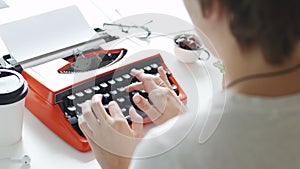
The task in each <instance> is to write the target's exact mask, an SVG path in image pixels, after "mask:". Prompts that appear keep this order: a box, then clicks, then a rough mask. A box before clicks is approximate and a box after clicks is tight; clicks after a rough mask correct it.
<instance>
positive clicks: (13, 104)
mask: <svg viewBox="0 0 300 169" xmlns="http://www.w3.org/2000/svg"><path fill="white" fill-rule="evenodd" d="M27 92H28V86H27V82H26V81H25V80H24V78H23V77H22V75H21V74H19V73H18V72H16V71H12V70H7V69H0V147H5V146H10V145H13V144H15V143H17V142H19V141H20V140H21V138H22V129H23V116H24V109H25V96H26V95H27Z"/></svg>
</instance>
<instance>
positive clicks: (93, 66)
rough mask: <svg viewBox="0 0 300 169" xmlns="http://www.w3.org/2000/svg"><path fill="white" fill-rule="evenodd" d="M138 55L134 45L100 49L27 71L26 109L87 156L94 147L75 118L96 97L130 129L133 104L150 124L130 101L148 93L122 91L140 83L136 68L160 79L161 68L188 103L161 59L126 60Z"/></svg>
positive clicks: (143, 114)
mask: <svg viewBox="0 0 300 169" xmlns="http://www.w3.org/2000/svg"><path fill="white" fill-rule="evenodd" d="M107 44H109V43H106V44H105V45H107ZM105 45H104V46H105ZM108 46H109V45H108ZM106 48H107V49H108V48H109V47H106ZM134 52H135V49H133V48H131V47H130V45H129V46H126V45H125V46H124V48H117V47H116V48H114V49H110V50H105V48H103V45H101V47H100V46H98V47H96V48H91V49H88V50H83V51H82V52H81V51H75V52H73V53H72V54H71V55H68V56H65V57H63V58H59V59H55V60H52V61H48V62H46V63H43V64H40V65H37V66H34V67H31V68H26V69H24V70H23V71H22V75H23V76H24V77H25V79H26V80H27V82H28V84H29V93H28V95H27V98H26V107H27V108H28V109H29V110H30V111H31V112H32V113H33V114H34V115H35V116H36V117H37V118H38V119H39V120H41V121H42V122H43V123H44V124H45V125H46V126H47V127H48V128H50V129H51V130H52V131H53V132H54V133H56V134H57V135H58V136H59V137H61V138H62V139H63V140H64V141H66V142H67V143H68V144H70V145H71V146H73V147H74V148H76V149H77V150H79V151H82V152H86V151H89V150H90V146H89V144H88V142H87V139H86V138H85V136H84V135H83V133H82V132H81V130H80V128H79V126H78V121H77V118H78V115H79V114H80V113H81V107H80V105H81V103H83V102H84V101H85V100H88V99H90V98H91V97H92V96H93V95H94V94H98V93H101V94H102V95H103V100H102V103H103V105H104V107H107V104H108V103H109V102H110V101H112V100H115V101H116V102H117V103H118V104H119V106H120V108H121V110H122V112H123V114H124V116H125V117H126V119H127V121H128V123H129V124H130V123H131V120H130V117H129V115H128V110H129V107H130V106H132V105H133V106H134V107H135V108H136V110H137V112H138V113H139V114H140V115H142V117H143V118H144V123H149V122H150V120H149V118H148V117H147V115H146V114H145V113H144V112H142V111H141V110H139V109H138V107H137V106H135V105H134V104H133V102H132V96H133V95H134V94H135V93H139V94H140V95H142V96H144V97H145V98H147V97H148V94H147V93H146V92H145V91H133V92H130V93H127V92H126V91H124V87H125V86H127V85H129V84H131V83H134V82H136V81H138V80H137V79H136V78H135V77H133V76H132V75H131V74H130V70H131V69H132V68H135V69H142V70H144V72H145V73H149V74H153V75H156V74H157V68H158V67H159V66H163V67H164V69H165V70H167V72H168V73H167V76H168V78H169V81H170V83H171V85H172V88H173V90H174V91H175V92H176V94H177V95H178V96H179V98H180V99H181V100H182V101H186V95H185V93H184V91H183V90H182V89H181V87H180V86H179V84H178V83H177V82H176V80H175V78H174V77H173V75H172V74H171V72H170V71H168V68H167V65H166V64H165V62H164V60H163V59H162V57H161V55H160V54H155V55H151V56H149V55H144V56H140V57H139V58H135V59H133V60H131V61H128V59H127V58H130V55H132V53H134ZM4 58H5V57H4ZM129 60H130V59H129ZM15 68H17V66H16V67H15Z"/></svg>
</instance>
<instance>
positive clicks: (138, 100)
mask: <svg viewBox="0 0 300 169" xmlns="http://www.w3.org/2000/svg"><path fill="white" fill-rule="evenodd" d="M132 99H133V102H134V103H135V104H136V106H137V107H138V108H139V109H141V110H142V111H143V112H145V113H146V114H147V116H148V117H149V118H150V119H151V120H152V121H155V120H156V119H158V118H159V117H160V116H161V114H160V113H159V112H158V111H157V110H156V109H155V108H154V107H153V106H152V105H151V104H150V103H149V102H148V100H147V99H145V98H144V97H142V96H141V95H139V94H136V95H134V96H133V98H132Z"/></svg>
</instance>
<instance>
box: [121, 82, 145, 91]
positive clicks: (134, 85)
mask: <svg viewBox="0 0 300 169" xmlns="http://www.w3.org/2000/svg"><path fill="white" fill-rule="evenodd" d="M134 90H145V87H144V85H143V84H142V82H136V83H132V84H130V85H128V86H126V87H125V91H127V92H132V91H134Z"/></svg>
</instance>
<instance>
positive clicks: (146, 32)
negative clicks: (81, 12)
mask: <svg viewBox="0 0 300 169" xmlns="http://www.w3.org/2000/svg"><path fill="white" fill-rule="evenodd" d="M151 22H153V20H150V21H149V22H147V23H145V24H143V25H141V26H138V25H123V24H115V23H103V27H107V26H116V27H119V28H121V31H122V32H123V33H131V32H130V31H131V29H141V30H143V31H144V32H139V31H138V32H139V33H138V34H136V36H135V37H137V38H139V39H144V40H145V39H147V38H148V37H149V36H150V35H151V31H150V30H149V28H148V27H146V25H147V24H149V23H151ZM135 32H136V31H132V33H135Z"/></svg>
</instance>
